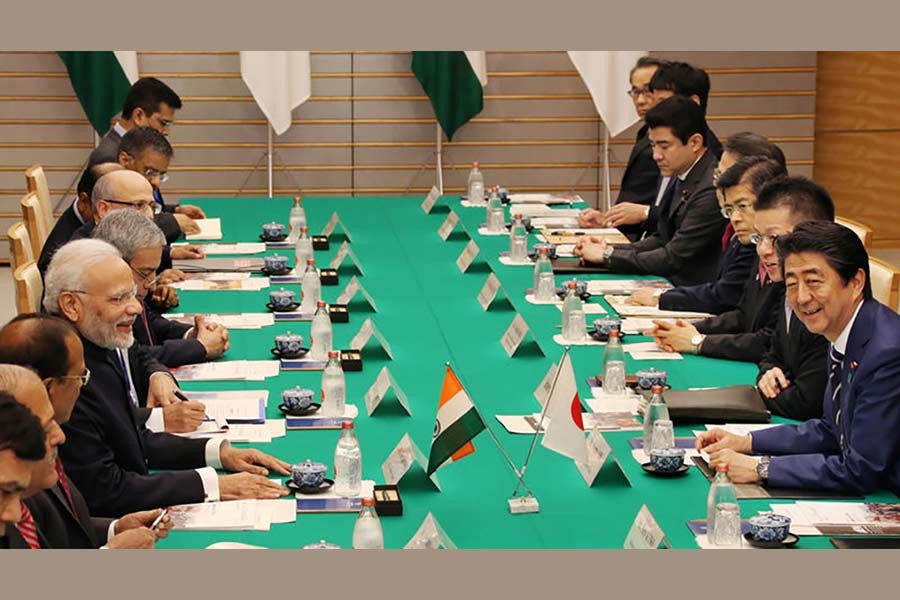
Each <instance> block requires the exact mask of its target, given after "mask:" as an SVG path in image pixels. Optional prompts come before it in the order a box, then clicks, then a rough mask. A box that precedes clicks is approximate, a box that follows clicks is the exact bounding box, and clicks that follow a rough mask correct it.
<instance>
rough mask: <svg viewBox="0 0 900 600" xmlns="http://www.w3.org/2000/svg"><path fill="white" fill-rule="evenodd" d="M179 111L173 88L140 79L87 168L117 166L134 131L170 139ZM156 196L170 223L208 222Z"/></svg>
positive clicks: (187, 207) (196, 210) (195, 211)
mask: <svg viewBox="0 0 900 600" xmlns="http://www.w3.org/2000/svg"><path fill="white" fill-rule="evenodd" d="M180 108H181V98H179V97H178V94H176V93H175V91H174V90H172V88H170V87H169V86H167V85H166V84H165V83H163V82H162V81H160V80H159V79H156V78H155V77H141V78H140V79H138V80H137V81H135V82H134V84H133V85H132V86H131V89H130V90H128V95H127V96H125V102H124V103H123V104H122V115H121V118H119V119H116V121H115V123H114V124H113V126H112V127H111V128H110V129H109V131H107V132H106V134H105V135H104V136H103V138H102V139H101V140H100V144H99V145H98V146H97V147H96V148H95V149H94V150H93V152H91V156H90V158H89V159H88V164H89V165H95V164H97V163H101V162H118V160H119V145H120V144H121V142H122V138H124V137H125V134H126V133H127V132H128V131H130V130H131V129H133V128H135V127H151V128H153V129H155V130H156V131H158V132H160V133H161V134H163V135H169V130H170V128H171V127H172V124H173V122H174V120H175V111H176V110H178V109H180ZM154 195H155V196H157V198H156V199H157V202H159V204H160V205H161V208H162V211H163V212H164V213H166V215H171V216H169V217H168V218H169V219H171V218H172V217H173V216H174V218H175V220H177V221H178V225H179V226H180V227H181V228H182V229H186V228H188V227H190V222H191V220H192V219H203V218H205V215H204V214H203V211H202V210H201V209H200V208H198V207H196V206H192V205H189V204H183V205H177V206H176V205H172V204H166V203H165V202H164V201H163V199H162V195H161V194H159V195H157V194H154ZM157 224H158V225H160V229H162V230H163V231H165V230H166V225H165V224H160V223H157ZM194 227H196V225H194Z"/></svg>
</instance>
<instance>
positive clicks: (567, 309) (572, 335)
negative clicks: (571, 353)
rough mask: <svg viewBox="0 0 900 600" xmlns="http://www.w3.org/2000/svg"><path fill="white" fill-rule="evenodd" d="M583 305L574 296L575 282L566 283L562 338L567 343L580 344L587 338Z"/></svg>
mask: <svg viewBox="0 0 900 600" xmlns="http://www.w3.org/2000/svg"><path fill="white" fill-rule="evenodd" d="M586 327H587V326H586V325H585V321H584V305H583V304H582V303H581V298H579V297H578V296H577V295H576V294H575V282H574V281H570V282H569V283H568V289H567V290H566V297H565V299H564V300H563V307H562V336H563V339H564V340H566V341H567V342H580V341H583V340H584V339H585V338H586V337H587V330H586Z"/></svg>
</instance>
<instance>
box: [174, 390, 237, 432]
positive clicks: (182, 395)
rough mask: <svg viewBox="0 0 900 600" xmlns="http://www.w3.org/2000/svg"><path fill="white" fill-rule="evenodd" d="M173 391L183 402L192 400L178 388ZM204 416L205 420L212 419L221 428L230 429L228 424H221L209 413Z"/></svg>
mask: <svg viewBox="0 0 900 600" xmlns="http://www.w3.org/2000/svg"><path fill="white" fill-rule="evenodd" d="M173 393H174V394H175V397H176V398H178V399H179V400H181V401H182V402H190V400H188V397H187V396H185V395H184V394H182V393H181V390H178V389H176V390H175V391H174V392H173ZM204 416H205V417H206V418H205V419H203V420H204V421H212V422H214V423H215V424H216V425H218V426H219V427H220V428H221V429H228V425H220V424H219V422H218V421H216V420H215V419H213V418H212V417H210V416H209V415H204Z"/></svg>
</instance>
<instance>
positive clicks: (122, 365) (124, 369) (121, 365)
mask: <svg viewBox="0 0 900 600" xmlns="http://www.w3.org/2000/svg"><path fill="white" fill-rule="evenodd" d="M113 352H114V353H115V355H116V358H117V359H119V368H120V369H121V370H122V377H124V378H125V387H126V388H127V389H128V398H129V399H130V400H131V403H132V404H133V405H135V406H138V399H137V393H136V392H135V391H134V385H132V382H131V373H129V372H128V366H127V365H126V364H125V359H124V358H123V357H122V352H124V351H123V350H113Z"/></svg>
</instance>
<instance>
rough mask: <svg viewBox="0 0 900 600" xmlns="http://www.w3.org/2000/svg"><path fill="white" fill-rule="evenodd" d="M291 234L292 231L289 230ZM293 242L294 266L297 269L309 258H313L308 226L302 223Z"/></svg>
mask: <svg viewBox="0 0 900 600" xmlns="http://www.w3.org/2000/svg"><path fill="white" fill-rule="evenodd" d="M291 234H292V235H293V231H292V232H291ZM295 242H296V243H295V244H294V266H295V267H296V269H297V270H298V271H299V270H300V269H301V268H302V267H303V265H305V264H306V261H308V260H309V259H310V258H313V243H312V238H311V237H309V228H308V227H307V226H306V225H302V226H301V227H300V229H299V231H298V234H297V239H296V240H295Z"/></svg>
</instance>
